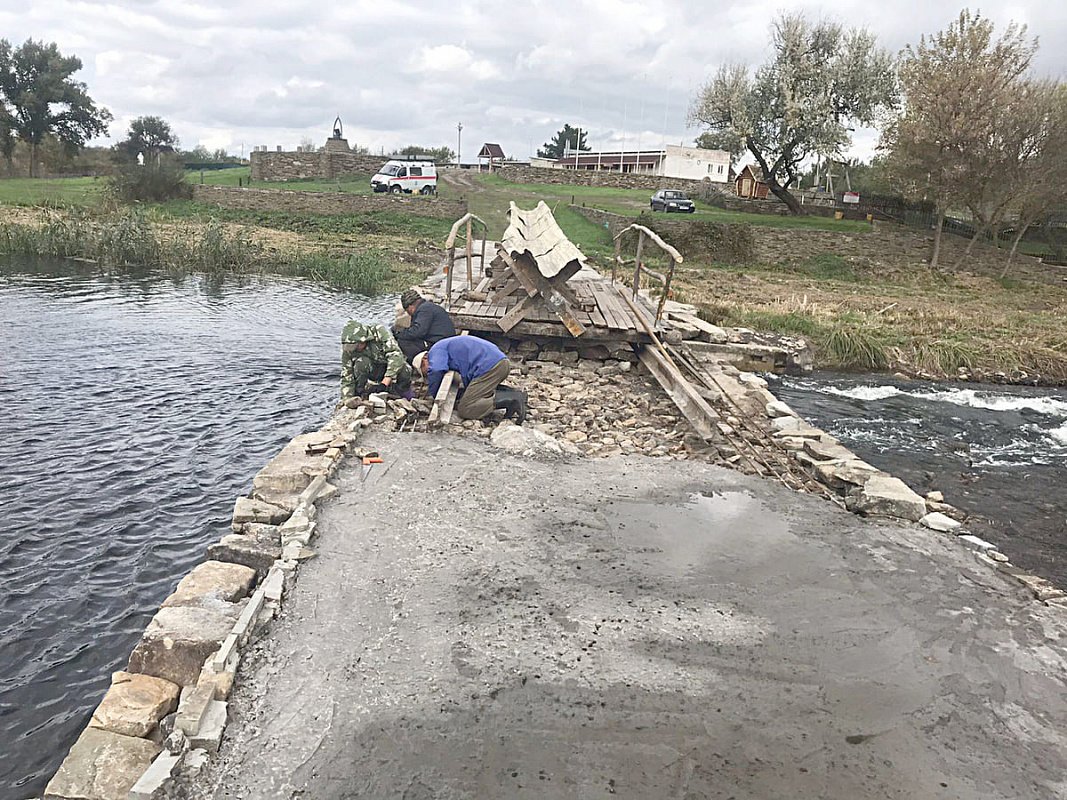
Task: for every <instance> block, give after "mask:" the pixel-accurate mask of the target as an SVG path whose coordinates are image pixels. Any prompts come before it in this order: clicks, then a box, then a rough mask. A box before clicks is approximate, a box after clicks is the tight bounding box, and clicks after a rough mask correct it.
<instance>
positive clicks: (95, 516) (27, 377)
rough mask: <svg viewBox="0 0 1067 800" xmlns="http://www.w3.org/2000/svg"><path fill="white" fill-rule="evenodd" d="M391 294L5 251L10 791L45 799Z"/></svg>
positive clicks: (3, 672)
mask: <svg viewBox="0 0 1067 800" xmlns="http://www.w3.org/2000/svg"><path fill="white" fill-rule="evenodd" d="M393 302H394V298H391V297H386V298H379V299H375V300H370V299H368V298H362V297H360V296H358V295H352V294H348V293H340V292H331V291H327V290H324V289H321V288H317V287H315V286H312V285H309V284H307V283H304V282H301V281H297V280H281V279H259V278H248V279H241V280H220V279H216V278H213V277H206V276H191V277H186V278H178V279H174V278H169V277H162V276H159V275H155V274H152V273H149V272H144V273H130V272H126V273H116V274H104V273H101V272H94V271H90V270H86V269H83V268H81V267H79V266H76V265H71V264H57V265H49V266H47V267H45V268H28V267H25V266H16V265H11V264H7V265H0V341H2V342H3V347H0V409H2V410H3V413H2V414H0V505H2V507H3V511H4V513H3V514H2V515H0V720H2V723H0V796H3V797H24V796H32V795H36V794H40V793H41V791H42V790H43V788H44V783H45V781H47V779H48V778H49V777H50V775H51V774H52V772H53V771H54V770H55V768H56V767H57V766H58V764H59V761H60V760H61V759H62V757H63V755H64V754H65V753H66V750H67V748H69V746H70V745H71V744H72V743H73V741H74V739H75V738H76V737H77V734H78V733H79V731H80V729H81V728H82V726H83V725H84V724H85V722H86V721H87V719H88V717H89V714H90V713H91V711H92V709H93V707H94V706H95V705H96V703H97V702H98V701H99V699H100V697H101V696H102V694H103V692H104V691H105V690H106V688H107V685H108V680H109V677H108V676H109V674H110V673H111V671H113V670H115V669H120V668H122V666H123V665H124V664H125V660H126V657H127V656H128V654H129V652H130V650H131V649H132V647H133V645H134V644H135V643H136V641H137V639H138V637H139V636H140V633H141V631H142V630H143V629H144V626H145V624H146V623H147V621H148V619H149V618H150V616H151V614H152V613H153V612H154V611H155V609H156V608H157V607H158V605H159V603H160V602H161V601H162V600H163V598H164V597H166V595H167V594H168V593H169V592H170V591H171V590H172V589H173V587H174V585H175V583H176V582H177V581H178V580H179V579H180V578H181V576H182V575H184V574H185V573H186V572H187V571H188V570H189V569H190V568H191V567H192V566H193V565H194V564H195V563H196V562H197V561H199V560H200V559H201V558H202V557H203V550H204V547H205V546H206V545H207V544H209V543H210V542H212V541H214V540H215V539H217V538H218V537H219V536H221V535H222V534H223V533H225V528H226V526H227V524H228V521H229V514H230V511H231V510H232V507H233V501H234V498H235V497H236V496H237V495H238V494H241V493H243V492H245V491H247V490H248V488H250V484H251V478H252V476H253V475H254V474H255V472H256V471H257V470H258V469H259V468H260V467H261V466H262V465H263V464H264V463H265V462H266V461H267V460H269V459H270V457H271V456H272V455H273V454H274V453H275V452H277V450H278V449H279V448H280V447H281V446H282V445H283V444H284V443H285V442H286V441H288V439H290V438H291V437H292V436H294V435H296V434H298V433H301V432H303V431H305V430H311V429H314V428H316V427H318V425H319V424H320V423H321V421H322V420H323V419H324V418H325V417H326V416H327V415H328V413H329V410H330V408H331V407H332V404H333V402H334V400H335V394H336V385H337V376H338V372H339V366H338V364H339V347H338V340H339V336H340V331H341V327H342V326H343V324H344V322H345V321H346V320H348V319H349V318H352V317H361V318H365V319H376V320H383V321H384V320H386V319H388V318H389V317H390V316H391V312H392V306H393Z"/></svg>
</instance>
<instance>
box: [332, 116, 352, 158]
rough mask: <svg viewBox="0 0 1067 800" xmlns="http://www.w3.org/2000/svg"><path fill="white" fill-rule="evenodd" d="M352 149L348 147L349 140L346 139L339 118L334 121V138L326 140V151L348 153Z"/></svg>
mask: <svg viewBox="0 0 1067 800" xmlns="http://www.w3.org/2000/svg"><path fill="white" fill-rule="evenodd" d="M350 149H351V148H349V146H348V140H347V139H346V138H345V137H344V130H343V128H342V126H341V118H340V117H338V118H337V119H335V120H334V121H333V136H331V137H330V138H329V139H327V140H326V150H332V151H340V152H344V153H347V152H349V151H350Z"/></svg>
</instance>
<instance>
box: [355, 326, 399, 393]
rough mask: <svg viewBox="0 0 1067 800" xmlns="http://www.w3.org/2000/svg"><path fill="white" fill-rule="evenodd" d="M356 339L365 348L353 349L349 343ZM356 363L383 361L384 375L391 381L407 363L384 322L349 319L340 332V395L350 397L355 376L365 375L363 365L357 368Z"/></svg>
mask: <svg viewBox="0 0 1067 800" xmlns="http://www.w3.org/2000/svg"><path fill="white" fill-rule="evenodd" d="M357 342H366V343H367V346H366V348H365V349H363V350H356V349H355V348H354V347H352V345H353V344H355V343H357ZM356 362H362V363H363V364H364V365H368V366H369V365H372V364H385V377H386V378H392V379H393V380H396V376H397V373H398V372H399V371H400V370H401V369H403V368H404V366H406V364H407V361H406V360H405V359H404V353H403V351H401V349H400V345H398V344H397V343H396V339H394V338H393V334H391V333H389V330H388V329H387V328H386V327H385V326H384V325H375V324H367V323H363V322H357V321H356V320H351V321H350V322H349V323H348V324H347V325H345V327H344V330H343V331H342V332H341V396H342V397H352V396H353V395H354V394H355V390H356V379H357V377H365V373H364V370H365V369H366V368H367V367H362V368H360V367H357V365H356ZM361 366H362V365H361ZM357 373H363V374H361V375H357Z"/></svg>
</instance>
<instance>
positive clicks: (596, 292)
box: [589, 286, 618, 328]
mask: <svg viewBox="0 0 1067 800" xmlns="http://www.w3.org/2000/svg"><path fill="white" fill-rule="evenodd" d="M589 290H590V292H591V293H592V295H593V302H595V303H596V307H597V310H598V311H599V312H600V315H601V316H602V317H603V318H604V325H605V326H607V327H608V328H616V327H618V326H617V325H616V324H615V315H614V314H613V313H612V311H611V309H610V308H608V306H607V303H605V302H602V289H601V288H598V287H596V286H590V287H589Z"/></svg>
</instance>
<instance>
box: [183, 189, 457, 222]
mask: <svg viewBox="0 0 1067 800" xmlns="http://www.w3.org/2000/svg"><path fill="white" fill-rule="evenodd" d="M193 200H195V201H196V202H198V203H210V204H212V205H217V206H219V207H220V208H233V209H242V210H251V211H302V212H306V213H308V214H365V213H367V212H368V211H399V212H401V213H404V214H415V215H417V216H420V217H436V218H440V219H458V218H459V217H462V216H463V215H464V214H466V213H467V201H466V200H441V199H440V198H438V197H422V196H414V195H411V196H409V195H393V194H385V193H383V194H373V195H364V194H347V193H345V192H290V191H285V190H283V189H237V188H234V187H232V186H210V185H207V184H194V185H193Z"/></svg>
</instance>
